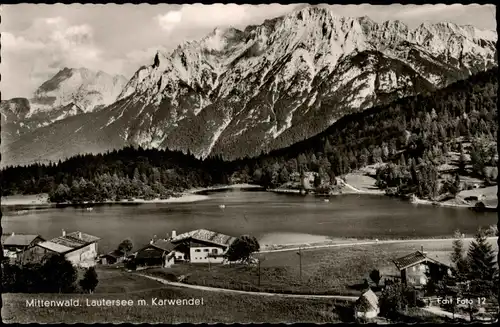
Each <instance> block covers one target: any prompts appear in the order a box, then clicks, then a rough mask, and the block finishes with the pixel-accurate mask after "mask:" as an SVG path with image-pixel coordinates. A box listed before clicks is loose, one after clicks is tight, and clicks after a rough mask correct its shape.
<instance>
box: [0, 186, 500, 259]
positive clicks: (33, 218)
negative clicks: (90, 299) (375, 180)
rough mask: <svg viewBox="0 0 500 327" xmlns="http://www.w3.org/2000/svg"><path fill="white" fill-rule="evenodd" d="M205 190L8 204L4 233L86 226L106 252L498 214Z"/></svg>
mask: <svg viewBox="0 0 500 327" xmlns="http://www.w3.org/2000/svg"><path fill="white" fill-rule="evenodd" d="M203 194H205V195H208V197H207V199H206V200H203V201H199V202H191V203H147V204H128V205H119V204H113V205H98V206H95V207H94V209H93V211H87V210H85V209H83V208H75V207H66V208H45V209H36V210H34V209H33V210H24V211H22V212H21V214H19V213H17V214H16V212H12V211H10V210H8V209H7V208H5V207H3V208H2V210H3V213H4V216H3V218H2V226H3V230H4V233H10V232H17V233H33V234H40V235H42V237H44V238H46V239H50V238H53V237H56V236H58V235H60V234H61V230H62V229H65V230H66V231H68V232H72V231H76V230H79V231H82V232H85V233H89V234H92V235H96V236H98V237H100V238H101V241H100V242H99V248H100V251H99V252H107V251H111V250H113V249H115V248H116V247H117V245H118V244H119V243H120V242H121V241H122V240H123V239H126V238H130V239H131V240H132V241H133V243H134V249H137V248H138V247H140V246H141V245H145V244H147V243H148V242H149V240H150V239H151V237H152V236H153V235H157V236H158V237H164V236H166V235H167V233H171V232H172V230H175V231H177V234H180V233H183V232H187V231H190V230H193V229H198V228H205V229H210V230H214V231H218V232H221V233H225V234H228V235H234V236H238V235H241V234H251V235H254V236H255V237H257V238H258V239H259V240H260V242H261V245H264V244H269V245H270V244H288V243H298V242H318V241H322V240H325V239H328V238H342V237H351V238H379V239H387V238H396V237H397V238H400V237H405V238H420V237H436V236H451V235H452V234H453V231H454V230H455V229H457V228H458V229H460V230H461V231H462V232H463V233H465V234H473V233H474V232H475V231H476V229H477V227H478V226H483V227H488V226H490V225H493V224H496V223H497V220H498V218H497V213H495V212H493V213H477V212H473V211H472V210H468V209H464V208H449V207H448V208H446V207H435V206H429V205H414V204H411V203H409V202H406V201H402V200H399V199H396V198H390V197H385V196H380V195H339V196H332V197H330V200H329V202H325V201H324V200H323V198H320V197H314V196H300V195H289V194H275V193H271V192H264V191H255V190H241V189H234V190H227V191H211V192H205V193H203ZM221 205H224V206H225V208H221V207H220V206H221Z"/></svg>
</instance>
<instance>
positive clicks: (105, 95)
mask: <svg viewBox="0 0 500 327" xmlns="http://www.w3.org/2000/svg"><path fill="white" fill-rule="evenodd" d="M126 83H127V79H126V78H125V77H124V76H121V75H117V76H111V75H108V74H106V73H104V72H93V71H91V70H89V69H85V68H80V69H70V68H64V69H62V70H61V71H59V72H58V73H57V74H56V75H55V76H54V77H52V78H51V79H49V80H48V81H46V82H45V83H43V84H42V85H41V86H40V87H39V88H38V89H37V90H36V91H35V93H34V95H33V97H32V98H31V99H27V98H14V99H10V100H4V101H1V102H0V113H1V115H2V144H3V145H5V144H7V143H10V142H12V141H14V140H16V139H18V138H19V137H21V136H22V135H24V134H25V133H29V132H31V131H33V130H35V129H37V128H41V127H44V126H48V125H50V124H52V123H54V122H55V121H58V120H61V119H65V118H67V117H70V116H74V115H79V114H82V113H86V112H92V111H94V110H98V109H100V108H103V107H105V106H107V105H110V104H112V103H113V102H114V101H115V100H116V98H117V97H118V95H119V94H120V92H121V91H122V89H123V87H124V85H125V84H126Z"/></svg>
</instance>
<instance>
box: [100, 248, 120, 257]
mask: <svg viewBox="0 0 500 327" xmlns="http://www.w3.org/2000/svg"><path fill="white" fill-rule="evenodd" d="M102 256H103V257H113V258H115V259H118V258H121V257H123V253H122V252H120V251H118V250H113V251H111V252H108V253H106V254H104V255H102Z"/></svg>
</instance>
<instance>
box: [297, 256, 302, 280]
mask: <svg viewBox="0 0 500 327" xmlns="http://www.w3.org/2000/svg"><path fill="white" fill-rule="evenodd" d="M297 254H298V255H299V271H300V282H301V283H302V248H300V247H299V252H297Z"/></svg>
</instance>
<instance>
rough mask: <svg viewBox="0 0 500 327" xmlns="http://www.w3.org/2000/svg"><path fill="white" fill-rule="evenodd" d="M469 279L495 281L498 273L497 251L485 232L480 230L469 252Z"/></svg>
mask: <svg viewBox="0 0 500 327" xmlns="http://www.w3.org/2000/svg"><path fill="white" fill-rule="evenodd" d="M467 259H468V265H469V269H468V270H469V271H468V272H469V274H468V275H469V279H472V280H481V281H494V280H495V277H496V275H497V273H498V269H497V267H496V262H495V261H496V260H495V252H494V250H493V247H492V246H491V244H490V243H488V239H487V238H486V236H485V235H484V232H482V231H481V230H479V231H478V232H477V234H476V236H475V238H474V241H472V243H471V244H470V246H469V251H468V253H467Z"/></svg>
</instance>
